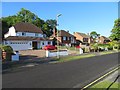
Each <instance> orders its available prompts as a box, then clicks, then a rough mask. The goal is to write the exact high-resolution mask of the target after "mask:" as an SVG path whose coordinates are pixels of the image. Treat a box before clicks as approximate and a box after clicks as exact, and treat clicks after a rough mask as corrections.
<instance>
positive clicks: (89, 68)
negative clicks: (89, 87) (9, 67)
mask: <svg viewBox="0 0 120 90" xmlns="http://www.w3.org/2000/svg"><path fill="white" fill-rule="evenodd" d="M119 54H120V53H119ZM116 65H118V53H114V54H109V55H102V56H96V57H91V58H85V59H81V60H76V61H69V62H65V63H59V64H40V65H38V66H35V67H32V68H22V69H21V70H19V71H17V70H15V71H13V72H11V73H6V74H3V77H2V80H3V88H82V87H83V86H85V85H86V84H88V83H90V82H91V81H93V80H95V79H96V78H98V77H100V76H101V75H103V74H104V73H106V72H108V71H109V70H110V69H112V68H113V67H115V66H116Z"/></svg>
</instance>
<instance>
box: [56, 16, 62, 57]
mask: <svg viewBox="0 0 120 90" xmlns="http://www.w3.org/2000/svg"><path fill="white" fill-rule="evenodd" d="M61 15H62V14H58V15H57V16H56V24H57V25H56V26H57V27H56V28H57V46H58V48H57V58H60V57H59V41H58V25H59V24H58V17H60V16H61Z"/></svg>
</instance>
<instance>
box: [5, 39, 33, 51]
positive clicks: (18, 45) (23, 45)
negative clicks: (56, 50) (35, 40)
mask: <svg viewBox="0 0 120 90" xmlns="http://www.w3.org/2000/svg"><path fill="white" fill-rule="evenodd" d="M6 42H7V43H6ZM6 42H5V44H6V45H9V46H11V47H12V48H13V50H14V51H19V50H28V49H32V41H6Z"/></svg>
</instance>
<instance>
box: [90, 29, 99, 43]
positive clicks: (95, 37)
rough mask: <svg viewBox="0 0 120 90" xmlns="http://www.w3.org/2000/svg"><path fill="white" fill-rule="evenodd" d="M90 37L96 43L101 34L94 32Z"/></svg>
mask: <svg viewBox="0 0 120 90" xmlns="http://www.w3.org/2000/svg"><path fill="white" fill-rule="evenodd" d="M90 36H91V37H92V38H93V40H94V42H96V39H97V38H99V37H100V34H98V33H97V32H96V31H92V32H91V33H90Z"/></svg>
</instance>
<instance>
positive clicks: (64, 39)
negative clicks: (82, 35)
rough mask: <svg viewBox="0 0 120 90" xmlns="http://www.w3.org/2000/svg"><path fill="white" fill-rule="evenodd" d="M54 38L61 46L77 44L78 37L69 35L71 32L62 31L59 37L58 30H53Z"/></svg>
mask: <svg viewBox="0 0 120 90" xmlns="http://www.w3.org/2000/svg"><path fill="white" fill-rule="evenodd" d="M51 37H53V38H56V39H57V40H58V41H59V44H60V45H70V46H71V45H72V44H75V43H76V37H75V36H73V35H72V34H70V33H69V31H65V30H60V31H59V32H58V37H57V30H56V29H54V30H53V35H52V36H51Z"/></svg>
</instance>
